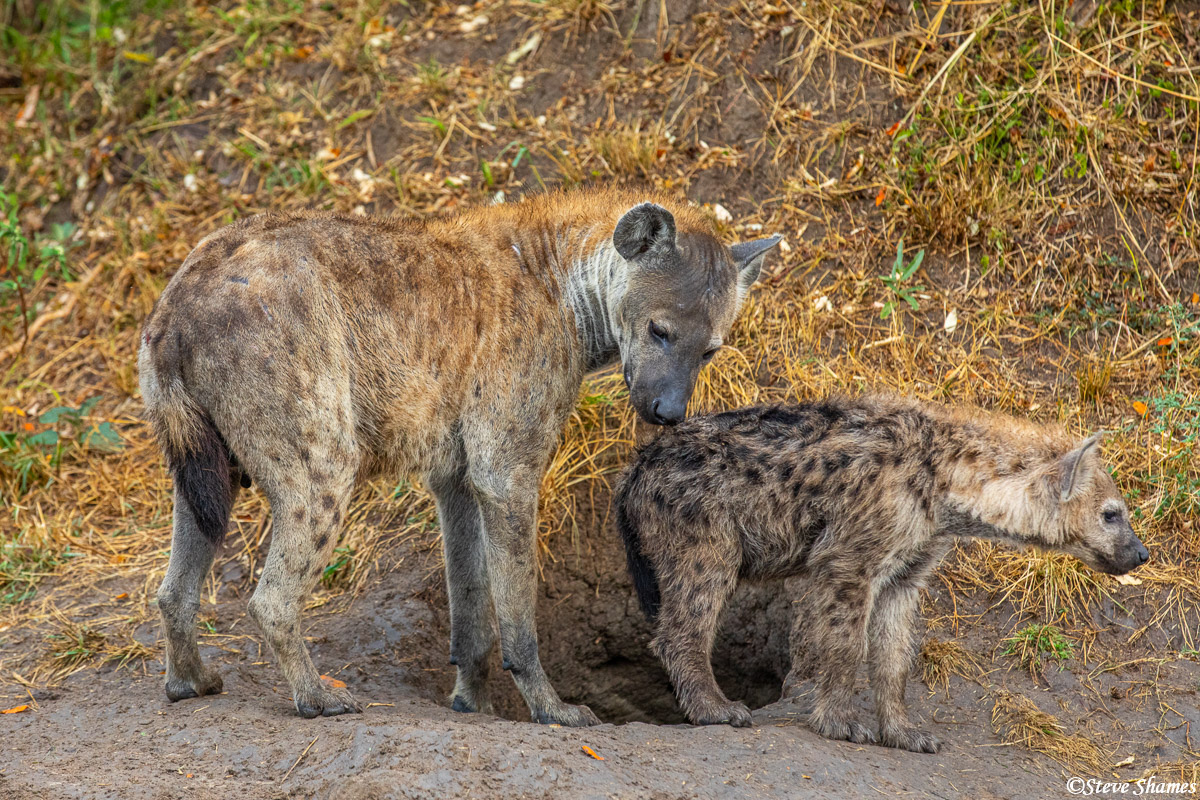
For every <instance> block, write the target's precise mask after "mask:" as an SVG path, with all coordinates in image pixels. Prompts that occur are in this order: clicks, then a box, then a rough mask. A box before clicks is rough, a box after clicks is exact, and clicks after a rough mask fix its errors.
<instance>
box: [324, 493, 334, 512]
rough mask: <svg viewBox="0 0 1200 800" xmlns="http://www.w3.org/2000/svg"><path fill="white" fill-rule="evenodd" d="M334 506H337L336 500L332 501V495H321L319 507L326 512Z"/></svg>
mask: <svg viewBox="0 0 1200 800" xmlns="http://www.w3.org/2000/svg"><path fill="white" fill-rule="evenodd" d="M335 505H337V500H335V499H334V497H333V495H331V494H328V493H326V494H323V495H321V507H322V508H324V509H325V510H326V511H328V510H329V509H331V508H333V507H334V506H335Z"/></svg>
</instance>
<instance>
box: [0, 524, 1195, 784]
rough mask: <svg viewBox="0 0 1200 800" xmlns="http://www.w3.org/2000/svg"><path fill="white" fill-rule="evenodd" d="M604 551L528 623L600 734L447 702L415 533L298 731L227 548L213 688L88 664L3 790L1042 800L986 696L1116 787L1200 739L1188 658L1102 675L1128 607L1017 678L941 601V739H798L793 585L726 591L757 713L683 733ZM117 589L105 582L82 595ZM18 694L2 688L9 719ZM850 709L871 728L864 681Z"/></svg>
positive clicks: (801, 733) (997, 628)
mask: <svg viewBox="0 0 1200 800" xmlns="http://www.w3.org/2000/svg"><path fill="white" fill-rule="evenodd" d="M615 544H616V542H615V541H614V538H613V534H612V532H611V531H609V530H607V529H605V528H603V527H602V526H598V527H597V528H596V529H595V530H593V531H592V532H591V533H590V534H589V535H588V536H586V537H584V539H583V541H582V542H581V545H580V547H581V550H580V552H579V553H578V554H575V555H568V556H566V557H565V558H562V559H560V560H559V561H558V562H557V563H555V564H553V565H551V566H550V567H548V569H547V573H546V576H545V582H544V584H543V590H542V598H541V604H540V608H539V615H540V622H541V625H540V627H541V631H542V651H543V658H544V660H545V663H546V666H547V671H548V672H549V674H550V675H551V677H552V679H553V680H554V681H555V683H556V686H557V688H558V689H559V690H560V692H562V693H563V695H564V696H565V697H566V698H567V699H569V700H571V701H576V702H585V703H588V704H590V705H591V707H592V708H593V709H594V710H595V711H596V712H597V713H598V714H599V715H600V716H601V718H602V719H604V720H605V724H604V725H602V726H600V727H598V728H591V729H584V730H578V729H563V728H550V727H543V726H538V725H534V724H532V723H529V722H526V721H524V720H525V719H526V717H525V712H524V708H523V706H522V705H521V703H520V700H519V697H518V696H517V694H516V691H515V689H514V687H513V686H512V683H511V681H510V680H509V679H508V677H507V675H505V674H504V673H502V672H500V671H499V670H498V669H497V670H496V674H494V675H493V685H494V690H495V691H496V694H497V700H498V708H499V710H500V712H501V713H502V714H503V715H504V717H503V718H502V717H496V716H490V715H483V714H476V715H463V714H457V713H455V712H452V711H450V710H449V709H448V708H447V704H446V702H445V695H446V694H447V692H448V691H449V689H450V687H451V686H452V685H453V668H452V667H450V666H449V665H448V664H447V663H446V657H445V653H446V650H447V642H448V641H449V637H448V630H447V625H448V619H447V614H446V610H445V608H446V607H445V602H444V594H443V589H442V587H441V582H440V576H439V575H438V574H437V573H436V571H431V567H436V564H433V563H432V561H433V558H434V556H433V554H432V551H431V550H430V548H429V543H428V542H421V543H419V544H413V545H410V547H409V548H408V549H406V548H404V547H401V548H399V551H400V552H399V553H398V555H399V556H400V557H402V558H403V563H402V564H401V565H400V567H399V568H398V569H396V570H394V571H387V572H382V573H381V574H378V575H377V576H376V577H375V578H373V579H372V580H371V581H369V583H368V584H367V585H366V586H365V587H364V588H363V590H362V591H361V592H360V593H359V594H358V595H357V596H355V597H346V596H342V597H338V598H334V599H332V600H331V601H330V602H329V603H327V604H326V605H325V606H323V607H321V608H319V609H317V610H315V611H313V612H311V627H310V629H309V641H310V643H311V647H312V653H313V658H314V660H315V661H316V662H317V664H318V667H319V668H321V669H323V670H326V671H327V673H328V674H331V675H334V676H336V677H337V678H339V679H342V680H344V681H346V682H347V683H348V684H349V685H350V687H351V688H352V690H354V692H355V693H356V695H357V696H358V698H359V699H360V700H362V701H363V702H364V703H365V704H367V708H366V711H365V712H364V713H363V714H362V715H353V716H345V717H338V718H333V719H315V720H305V719H300V718H299V717H297V716H296V715H295V712H294V710H293V707H292V704H291V701H290V697H289V695H288V691H287V686H286V684H285V683H284V682H283V681H282V678H281V675H280V674H279V672H278V670H277V669H276V667H275V665H274V664H273V663H271V661H270V660H269V658H268V657H267V655H265V653H264V651H263V647H262V644H261V642H260V641H259V639H258V637H257V631H255V630H254V629H253V627H252V623H250V622H249V620H248V619H247V618H246V616H245V591H246V588H247V584H245V582H244V581H242V580H240V576H239V575H238V572H237V570H236V569H231V568H230V567H231V565H233V566H236V563H237V562H236V559H235V557H234V556H232V555H230V556H229V557H227V559H226V561H225V563H224V565H220V564H219V565H218V569H217V572H218V574H223V575H225V576H226V577H227V578H229V580H226V581H224V582H221V583H219V584H218V585H219V589H218V590H217V598H218V601H219V602H218V605H217V608H216V610H215V613H214V614H212V615H209V614H208V613H207V609H206V612H205V617H206V618H207V619H211V620H213V621H214V622H215V627H216V629H217V630H218V631H219V633H210V634H207V635H205V636H203V637H202V644H203V647H202V650H203V652H204V655H205V657H206V658H209V659H213V660H214V662H215V663H216V664H218V665H220V669H221V673H222V676H223V677H224V680H225V692H224V693H223V694H221V695H218V696H214V697H205V698H200V699H193V700H189V701H183V702H180V703H175V704H172V703H169V702H168V701H167V700H166V696H165V695H164V693H163V691H162V686H161V680H162V678H161V675H160V672H161V670H162V663H161V661H158V660H149V661H146V662H145V665H144V670H143V671H140V672H136V673H135V672H133V671H130V670H124V669H122V670H101V671H99V672H92V671H88V672H82V673H77V674H76V675H74V676H72V677H71V678H70V679H68V680H67V681H66V682H64V683H63V684H62V685H60V686H58V687H56V688H54V689H51V690H34V691H33V692H32V698H33V699H34V700H35V701H36V703H37V711H36V713H27V714H15V715H10V716H5V717H2V718H0V748H2V750H3V753H4V762H3V767H2V768H0V796H3V797H6V798H7V797H14V798H22V797H30V798H33V797H89V798H91V797H95V798H133V797H149V798H174V797H199V798H208V797H212V798H228V797H244V798H247V800H249V798H276V797H306V798H307V797H314V798H316V797H319V798H392V797H405V798H408V797H412V798H426V797H429V798H433V797H589V798H590V797H596V798H600V797H605V798H633V797H645V798H676V797H678V798H693V797H695V798H709V797H730V798H733V797H797V798H808V797H813V798H825V797H828V798H844V797H871V796H875V795H876V794H882V795H885V796H890V795H898V796H907V797H935V798H950V797H977V798H1030V797H1057V796H1066V791H1065V788H1064V787H1065V781H1066V778H1067V777H1068V776H1071V775H1080V774H1082V775H1093V774H1095V773H1094V771H1093V770H1092V769H1091V768H1088V767H1086V766H1073V765H1072V764H1070V763H1067V764H1062V763H1058V762H1055V761H1053V760H1051V759H1049V758H1047V757H1046V756H1044V755H1041V754H1037V753H1031V752H1029V751H1028V750H1026V749H1024V748H1022V747H1020V746H1010V745H1005V744H1003V743H1002V740H1001V738H1000V736H999V735H998V734H997V733H996V731H995V730H994V728H993V726H992V724H991V714H992V711H993V707H994V705H995V701H996V697H997V692H1003V691H1009V692H1013V693H1016V694H1019V695H1024V696H1026V697H1028V698H1030V699H1032V700H1033V701H1034V702H1035V703H1036V704H1037V705H1038V706H1039V707H1040V708H1041V709H1042V710H1044V711H1047V712H1049V713H1051V714H1053V715H1054V716H1055V717H1056V718H1057V719H1058V720H1060V721H1061V722H1062V723H1063V724H1064V726H1065V727H1066V728H1067V730H1068V733H1070V732H1075V731H1084V732H1086V734H1087V737H1088V738H1089V740H1095V741H1097V742H1099V743H1100V744H1101V745H1102V746H1103V747H1104V748H1105V750H1106V752H1109V751H1111V753H1112V758H1111V762H1112V763H1119V762H1120V761H1122V760H1124V759H1127V758H1130V757H1132V760H1131V761H1130V762H1129V763H1128V764H1127V765H1126V766H1125V767H1123V768H1121V769H1118V770H1115V771H1113V772H1112V774H1113V775H1114V776H1118V775H1119V776H1120V778H1122V779H1125V780H1136V779H1137V778H1139V777H1143V776H1148V775H1152V774H1158V775H1160V776H1162V777H1163V779H1166V777H1167V776H1169V775H1176V779H1178V775H1177V774H1176V773H1177V772H1178V769H1179V768H1178V767H1172V766H1169V765H1171V764H1173V763H1175V762H1178V761H1180V760H1181V757H1182V755H1183V754H1185V753H1186V752H1188V751H1189V750H1190V749H1191V744H1190V740H1189V736H1190V729H1191V726H1192V725H1196V724H1200V711H1198V710H1197V703H1196V688H1197V685H1200V665H1197V664H1196V663H1195V661H1191V660H1180V661H1173V662H1170V663H1164V660H1163V659H1158V658H1154V655H1153V654H1154V651H1156V650H1160V649H1166V648H1165V645H1166V644H1167V643H1166V642H1163V641H1161V640H1160V641H1158V642H1156V643H1154V644H1153V645H1152V646H1144V647H1142V648H1140V649H1142V650H1144V651H1145V655H1144V659H1143V660H1137V659H1130V662H1131V663H1125V664H1119V665H1118V664H1114V663H1112V661H1111V660H1110V659H1109V657H1108V656H1109V652H1110V648H1112V647H1119V646H1120V643H1121V642H1123V641H1124V640H1125V639H1127V638H1128V637H1129V635H1130V633H1131V632H1132V631H1133V630H1135V629H1136V627H1137V622H1136V621H1135V620H1136V619H1137V618H1139V617H1141V616H1143V613H1144V611H1145V610H1146V609H1147V608H1148V607H1149V606H1148V605H1145V604H1131V605H1130V606H1129V608H1130V614H1129V615H1126V614H1124V613H1122V612H1121V611H1120V609H1118V608H1116V607H1115V606H1114V605H1112V604H1111V603H1108V604H1106V605H1105V606H1104V607H1102V608H1097V609H1095V618H1096V621H1097V626H1098V628H1099V629H1100V631H1101V633H1100V635H1099V636H1098V637H1097V638H1096V640H1095V642H1094V643H1093V645H1092V647H1091V648H1090V653H1089V657H1088V658H1085V659H1078V660H1075V659H1073V660H1071V662H1070V663H1069V664H1068V665H1067V666H1066V668H1065V669H1063V670H1061V671H1060V670H1059V669H1058V668H1057V667H1051V668H1049V669H1047V670H1046V671H1045V672H1044V674H1043V675H1039V676H1038V680H1037V681H1036V682H1035V681H1033V680H1031V678H1030V676H1029V674H1028V673H1026V672H1024V671H1022V670H1017V669H1010V668H1009V667H1008V665H1006V664H1004V663H1002V662H1001V660H997V661H996V662H995V663H993V662H992V658H991V656H990V655H989V654H988V653H987V652H986V648H987V647H989V645H988V644H987V643H988V642H995V641H998V640H1000V639H1001V638H1003V632H1004V631H1006V630H1009V629H1010V628H1012V626H1013V623H1012V620H1011V616H1012V614H1011V609H1009V608H1007V606H1006V604H1004V603H1000V604H998V605H996V606H995V607H993V608H991V609H990V610H989V609H987V608H980V609H978V612H979V613H978V616H975V615H974V614H972V613H971V612H969V611H967V610H965V609H962V608H960V609H958V614H959V616H960V617H961V618H962V619H964V620H969V622H965V623H964V624H963V626H962V629H961V631H960V633H961V636H960V637H959V641H961V642H962V643H963V645H964V646H965V647H967V648H968V649H970V650H972V651H974V653H975V655H976V656H977V657H978V659H979V660H980V662H981V663H982V664H983V665H984V669H983V670H982V671H981V673H980V674H979V675H978V676H976V678H975V679H974V680H964V679H962V678H961V677H957V676H955V677H951V678H950V680H949V685H948V688H947V689H945V690H941V691H931V690H929V689H928V687H927V686H926V685H925V684H923V683H922V681H921V679H920V677H919V675H917V676H914V678H913V679H912V680H911V681H910V684H909V691H908V702H909V704H910V707H911V710H912V712H913V714H914V716H915V718H916V719H919V720H923V723H924V725H926V726H927V727H928V728H929V729H931V730H933V731H934V732H935V735H937V736H939V737H941V739H942V740H943V742H944V746H943V749H942V751H941V752H940V753H938V754H937V755H917V754H913V753H907V752H900V751H893V750H889V749H886V748H881V747H873V746H862V745H854V744H850V743H846V742H833V741H828V740H825V739H822V738H820V737H818V736H816V735H814V734H813V733H811V732H810V731H809V730H808V729H807V728H806V727H805V726H804V712H805V704H804V697H803V696H801V697H800V698H799V699H798V700H797V701H796V702H793V701H792V700H783V701H779V699H778V698H779V691H780V686H781V682H782V677H783V675H784V673H785V662H786V650H787V646H786V637H787V631H788V628H789V626H788V624H787V618H788V605H789V603H788V600H787V595H788V592H787V591H786V589H785V587H783V586H782V585H778V584H775V585H768V586H761V587H747V588H744V589H743V590H741V591H740V592H739V594H738V596H737V598H736V600H735V602H734V604H733V608H732V609H731V612H730V614H729V617H728V619H727V620H726V622H725V625H724V630H723V633H722V636H721V639H720V641H719V643H718V646H717V653H716V655H715V659H714V660H715V664H716V666H717V670H718V675H719V678H720V679H721V682H722V684H723V686H724V687H725V688H726V690H727V691H728V693H729V694H730V695H731V696H733V697H738V698H742V699H746V700H747V701H748V702H750V703H751V704H752V705H753V706H760V707H759V708H758V709H757V711H756V712H755V715H754V720H755V725H754V727H752V728H750V729H745V730H738V729H733V728H729V727H726V726H719V727H708V728H695V727H691V726H688V725H685V724H680V717H679V712H678V709H677V708H676V707H675V705H674V701H673V699H672V697H671V694H670V688H669V686H668V684H667V682H666V679H665V676H664V675H663V673H662V672H661V670H660V668H659V667H658V665H657V664H656V663H655V662H654V661H653V660H652V659H651V658H650V656H649V654H648V653H647V651H646V647H645V643H646V642H647V641H648V638H649V636H648V633H649V632H648V628H647V626H646V624H645V622H644V621H643V620H642V619H641V618H640V616H639V615H638V612H637V610H636V608H635V603H634V602H633V600H632V589H631V587H630V585H629V583H628V580H627V578H626V577H625V576H624V574H623V568H622V564H621V562H620V558H619V556H620V554H619V553H618V552H617V548H615V547H614V545H615ZM231 549H232V548H231ZM957 557H958V558H961V559H969V558H971V557H972V553H971V552H969V551H968V552H965V553H963V554H961V555H959V556H957ZM123 588H126V587H125V586H124V585H123V584H122V582H121V581H112V582H108V583H105V584H104V585H102V586H97V587H95V591H97V592H100V593H104V594H107V595H112V594H114V593H116V592H118V590H120V589H123ZM947 600H948V598H947V597H946V596H945V593H944V592H938V593H937V594H936V595H935V596H934V597H933V598H931V600H930V602H929V603H928V604H927V612H928V613H929V614H930V615H931V616H932V617H933V619H934V620H935V623H934V625H933V629H932V630H931V631H930V633H929V634H928V635H929V636H930V637H933V638H938V637H948V636H950V634H951V632H950V631H946V630H938V629H937V627H938V623H937V622H936V620H938V619H939V618H940V615H939V612H940V611H944V610H948V609H945V608H944V606H946V605H948V603H947ZM157 635H158V632H157V630H156V626H154V625H153V624H145V625H143V626H142V627H141V628H140V629H139V630H138V632H137V637H138V638H139V639H140V640H144V641H145V642H146V643H147V644H153V643H154V642H155V639H156V637H157ZM13 644H15V645H16V646H20V645H21V642H20V641H19V640H18V641H17V642H14V643H13ZM1143 644H1148V643H1146V642H1143ZM29 697H30V695H28V694H26V693H24V692H20V691H12V690H10V691H8V692H6V693H5V694H3V695H0V698H3V701H4V704H5V705H6V706H7V705H11V704H14V703H17V702H20V701H22V700H24V701H25V702H29ZM857 703H858V705H859V706H860V711H861V713H863V714H864V715H868V714H870V713H871V709H872V706H871V701H870V699H869V693H868V691H867V686H866V677H865V674H864V675H860V679H859V691H858V695H857ZM371 704H376V705H371ZM1166 709H1171V710H1172V711H1173V712H1174V714H1171V713H1170V712H1167V711H1166ZM631 720H633V721H631ZM584 746H587V747H589V748H591V750H593V751H594V752H595V753H596V754H597V755H599V756H601V757H602V758H603V760H597V759H595V758H593V757H592V756H590V755H589V754H588V753H587V752H586V751H584V750H583V747H584ZM1159 765H1167V766H1159ZM1173 769H1174V770H1175V772H1172V770H1173Z"/></svg>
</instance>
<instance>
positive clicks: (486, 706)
mask: <svg viewBox="0 0 1200 800" xmlns="http://www.w3.org/2000/svg"><path fill="white" fill-rule="evenodd" d="M450 708H451V710H453V711H458V712H460V713H463V714H478V713H483V714H492V713H495V712H494V711H493V708H492V701H491V700H488V699H487V698H486V697H481V696H480V695H478V694H477V695H475V696H471V695H469V694H467V693H466V692H458V691H455V692H454V694H452V695H450Z"/></svg>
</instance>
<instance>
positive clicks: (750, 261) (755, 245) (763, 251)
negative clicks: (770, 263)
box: [729, 233, 783, 294]
mask: <svg viewBox="0 0 1200 800" xmlns="http://www.w3.org/2000/svg"><path fill="white" fill-rule="evenodd" d="M782 241H783V236H781V235H780V234H778V233H777V234H775V235H774V236H768V237H766V238H765V239H754V240H752V241H749V242H738V243H737V244H735V245H733V246H732V247H730V248H729V252H730V253H731V254H732V255H733V263H734V264H736V265H737V268H738V288H739V289H740V290H741V292H742V294H745V293H746V290H747V289H749V288H750V287H751V286H753V285H754V282H755V281H756V280H758V276H759V273H761V272H762V265H763V260H764V259H765V258H766V256H767V253H769V252H770V251H771V250H773V249H774V248H775V246H776V245H778V244H779V243H780V242H782Z"/></svg>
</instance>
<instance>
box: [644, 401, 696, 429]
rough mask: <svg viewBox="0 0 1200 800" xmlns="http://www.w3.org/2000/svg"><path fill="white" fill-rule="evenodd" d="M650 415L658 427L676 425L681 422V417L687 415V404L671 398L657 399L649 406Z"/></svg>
mask: <svg viewBox="0 0 1200 800" xmlns="http://www.w3.org/2000/svg"><path fill="white" fill-rule="evenodd" d="M650 413H651V414H653V415H654V421H655V422H656V423H657V424H659V425H676V424H678V423H679V422H682V421H683V415H684V414H685V413H687V402H686V401H683V402H681V401H679V400H677V399H675V398H671V397H659V398H657V399H656V400H655V401H654V402H653V403H651V404H650Z"/></svg>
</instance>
